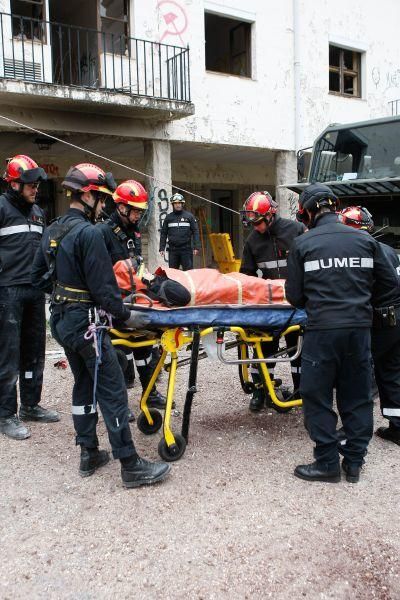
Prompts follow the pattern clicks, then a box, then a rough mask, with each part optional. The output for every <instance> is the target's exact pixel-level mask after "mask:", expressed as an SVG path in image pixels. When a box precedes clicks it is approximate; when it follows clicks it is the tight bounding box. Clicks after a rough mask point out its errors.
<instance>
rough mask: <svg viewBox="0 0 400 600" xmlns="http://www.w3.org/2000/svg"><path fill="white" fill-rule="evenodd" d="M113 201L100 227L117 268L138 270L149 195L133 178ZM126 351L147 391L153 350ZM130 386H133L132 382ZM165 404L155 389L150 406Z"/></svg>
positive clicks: (120, 188) (121, 188)
mask: <svg viewBox="0 0 400 600" xmlns="http://www.w3.org/2000/svg"><path fill="white" fill-rule="evenodd" d="M113 200H114V203H115V210H114V211H113V213H112V214H111V216H110V218H109V219H107V220H106V221H104V222H102V223H98V224H97V227H98V229H99V230H100V231H101V233H102V235H103V237H104V241H105V244H106V247H107V250H108V253H109V255H110V257H111V262H112V264H113V265H114V264H115V263H116V262H118V261H119V260H126V259H129V260H131V261H132V262H133V264H134V265H135V267H136V270H137V268H138V267H139V265H140V264H141V262H142V256H141V253H142V245H141V234H140V229H139V223H140V221H141V219H142V217H143V214H144V212H145V211H146V210H147V207H148V195H147V192H146V190H145V189H144V187H143V186H142V184H141V183H139V182H138V181H134V180H133V179H130V180H128V181H124V182H122V183H121V184H120V185H119V186H118V187H117V189H116V190H115V192H114V193H113ZM123 348H124V351H125V355H126V358H127V359H128V361H130V357H131V356H132V359H133V358H134V359H135V364H136V368H137V371H138V374H139V379H140V383H141V385H142V388H143V391H144V390H145V389H146V387H147V384H148V383H149V381H150V379H151V376H152V374H153V372H154V367H153V365H152V348H151V347H145V348H133V349H132V348H128V347H126V346H123ZM128 364H129V362H128ZM132 367H133V365H132ZM131 380H132V378H131V379H130V381H131ZM127 383H128V385H129V380H128V382H127ZM165 404H166V399H165V397H164V396H163V395H162V394H160V392H159V391H158V390H157V388H156V386H154V387H153V389H152V391H151V393H150V396H149V398H148V401H147V406H149V407H151V408H160V409H164V408H165ZM131 418H132V417H131Z"/></svg>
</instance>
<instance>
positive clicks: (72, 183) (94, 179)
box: [61, 163, 117, 196]
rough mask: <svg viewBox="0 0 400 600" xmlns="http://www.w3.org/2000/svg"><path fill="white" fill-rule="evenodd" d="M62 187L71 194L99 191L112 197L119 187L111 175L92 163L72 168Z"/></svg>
mask: <svg viewBox="0 0 400 600" xmlns="http://www.w3.org/2000/svg"><path fill="white" fill-rule="evenodd" d="M61 185H62V186H63V187H64V188H66V189H67V190H69V191H70V192H90V191H97V192H102V193H103V194H109V195H110V196H111V195H112V193H113V191H114V190H115V188H116V187H117V186H116V183H115V181H114V177H113V176H112V174H111V173H105V172H104V171H103V169H100V167H98V166H97V165H92V164H90V163H81V164H79V165H75V167H71V168H70V169H69V171H68V173H67V174H66V176H65V179H64V181H63V182H62V184H61Z"/></svg>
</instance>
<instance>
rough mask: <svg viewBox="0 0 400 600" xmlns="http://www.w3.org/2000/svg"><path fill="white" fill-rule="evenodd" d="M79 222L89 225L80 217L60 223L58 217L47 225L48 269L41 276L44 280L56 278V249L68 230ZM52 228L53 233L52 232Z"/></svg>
mask: <svg viewBox="0 0 400 600" xmlns="http://www.w3.org/2000/svg"><path fill="white" fill-rule="evenodd" d="M79 224H82V225H83V226H87V225H89V223H87V222H86V221H82V219H72V220H71V221H70V222H69V223H65V224H64V223H60V221H59V219H57V220H56V221H54V222H53V223H52V224H51V225H50V227H49V234H50V235H49V245H48V248H47V250H46V255H45V257H46V262H47V266H48V271H47V273H45V274H44V275H43V277H42V279H43V280H44V281H47V280H49V279H51V280H53V281H55V279H56V257H57V253H58V249H59V247H60V245H61V242H62V240H63V239H64V238H65V236H66V235H68V233H70V231H72V230H73V229H74V228H75V227H77V226H78V225H79ZM52 230H53V231H54V233H53V234H52Z"/></svg>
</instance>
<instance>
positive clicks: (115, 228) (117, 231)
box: [110, 222, 136, 258]
mask: <svg viewBox="0 0 400 600" xmlns="http://www.w3.org/2000/svg"><path fill="white" fill-rule="evenodd" d="M110 227H111V231H112V232H113V234H114V235H115V236H116V237H117V239H118V240H119V241H120V242H122V243H123V244H125V246H126V248H127V250H128V254H129V257H130V258H135V256H136V253H135V242H134V240H133V239H132V238H131V237H129V236H128V235H126V233H125V231H123V229H122V228H121V227H120V226H119V225H118V224H117V223H111V222H110ZM129 241H131V242H132V244H131V245H130V244H129Z"/></svg>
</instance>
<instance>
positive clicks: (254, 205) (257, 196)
mask: <svg viewBox="0 0 400 600" xmlns="http://www.w3.org/2000/svg"><path fill="white" fill-rule="evenodd" d="M277 210H278V205H277V203H276V202H275V201H274V200H272V197H271V194H269V193H268V192H253V194H250V196H249V197H248V198H247V200H246V202H245V203H244V204H243V210H241V211H240V214H241V215H242V221H243V223H244V224H245V225H248V224H249V223H251V224H252V225H258V224H259V223H261V222H262V221H265V222H266V223H271V221H272V220H273V218H274V215H275V214H276V212H277Z"/></svg>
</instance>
